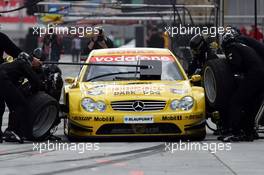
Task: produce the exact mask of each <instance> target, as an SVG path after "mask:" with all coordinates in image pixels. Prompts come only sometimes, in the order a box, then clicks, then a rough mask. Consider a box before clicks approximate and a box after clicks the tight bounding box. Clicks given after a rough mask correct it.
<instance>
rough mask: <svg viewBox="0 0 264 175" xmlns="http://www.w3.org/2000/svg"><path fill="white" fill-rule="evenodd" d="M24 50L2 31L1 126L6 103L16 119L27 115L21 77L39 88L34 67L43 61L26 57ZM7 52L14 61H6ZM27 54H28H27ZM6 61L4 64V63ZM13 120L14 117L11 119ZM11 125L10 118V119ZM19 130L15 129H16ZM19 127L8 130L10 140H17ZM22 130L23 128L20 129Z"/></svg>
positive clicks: (0, 49)
mask: <svg viewBox="0 0 264 175" xmlns="http://www.w3.org/2000/svg"><path fill="white" fill-rule="evenodd" d="M21 52H22V51H21V50H20V49H19V48H18V47H17V46H16V45H15V44H14V43H13V42H12V41H11V40H10V39H9V38H8V36H6V35H5V34H3V33H1V32H0V62H1V65H0V81H1V86H0V112H1V113H0V128H1V126H2V117H3V114H4V110H5V103H6V104H7V106H8V108H9V111H10V113H12V116H15V118H16V119H19V120H23V118H24V117H26V116H27V115H26V114H25V113H24V112H25V111H26V104H27V102H26V101H25V98H24V96H23V94H22V92H20V89H19V88H18V82H19V80H20V78H21V77H26V78H28V80H29V81H30V82H31V85H32V87H33V88H35V89H37V88H38V85H39V84H38V79H37V77H36V76H35V74H34V71H33V70H32V67H33V68H35V67H39V66H40V65H41V62H40V61H39V60H38V59H36V58H32V57H25V53H23V52H22V53H21ZM4 53H7V54H9V55H11V56H12V57H14V58H19V59H15V60H14V61H13V62H12V63H4V62H5V61H4V60H3V54H4ZM26 56H27V54H26ZM2 63H4V64H2ZM11 120H12V119H11ZM9 126H10V120H9ZM16 129H17V131H14V130H16ZM18 130H20V129H19V128H15V127H12V128H8V129H7V132H6V133H8V137H9V138H10V140H14V141H17V140H18V139H20V138H19V136H18V132H19V131H18ZM20 131H21V130H20ZM0 142H2V132H1V130H0Z"/></svg>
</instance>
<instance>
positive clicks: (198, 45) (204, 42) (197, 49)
mask: <svg viewBox="0 0 264 175" xmlns="http://www.w3.org/2000/svg"><path fill="white" fill-rule="evenodd" d="M209 40H210V38H209V37H208V38H207V39H206V38H205V37H204V36H203V35H201V34H197V35H195V36H193V37H192V38H191V40H190V48H191V51H192V54H193V59H192V61H191V62H190V64H189V68H188V75H189V76H191V75H193V74H195V73H197V71H198V72H201V71H202V69H203V66H204V64H205V62H206V61H207V60H210V59H217V55H216V54H215V53H214V52H213V50H212V48H211V47H210V42H211V41H209Z"/></svg>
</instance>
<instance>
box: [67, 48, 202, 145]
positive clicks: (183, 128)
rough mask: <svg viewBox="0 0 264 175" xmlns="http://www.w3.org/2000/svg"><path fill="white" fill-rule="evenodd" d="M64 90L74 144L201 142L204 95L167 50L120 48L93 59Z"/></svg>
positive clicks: (95, 53)
mask: <svg viewBox="0 0 264 175" xmlns="http://www.w3.org/2000/svg"><path fill="white" fill-rule="evenodd" d="M65 81H66V82H67V83H68V85H67V86H65V88H64V103H65V106H66V107H67V109H68V110H67V117H66V119H65V122H64V132H65V135H66V136H68V138H69V139H70V140H75V139H79V140H80V139H81V140H82V139H85V138H128V137H133V138H134V137H135V138H137V137H139V138H142V137H161V138H174V137H176V138H187V139H195V140H203V139H204V138H205V135H206V130H205V94H204V89H203V88H202V87H198V86H193V85H192V83H193V82H197V81H200V76H199V75H195V76H193V77H192V78H191V80H189V79H188V77H187V76H186V74H185V72H184V70H183V68H182V67H181V65H180V63H179V61H178V60H177V58H176V57H175V56H174V55H173V54H172V53H171V52H170V51H169V50H168V49H156V48H129V49H128V48H123V49H121V48H116V49H99V50H94V51H92V52H91V53H90V55H89V57H88V58H87V61H86V65H84V66H83V67H82V69H81V71H80V73H79V76H78V77H76V78H71V77H68V78H66V80H65Z"/></svg>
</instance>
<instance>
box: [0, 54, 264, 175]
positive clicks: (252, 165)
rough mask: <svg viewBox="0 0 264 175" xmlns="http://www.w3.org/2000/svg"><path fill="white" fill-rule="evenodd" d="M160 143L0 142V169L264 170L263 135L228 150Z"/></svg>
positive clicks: (117, 173) (127, 172)
mask: <svg viewBox="0 0 264 175" xmlns="http://www.w3.org/2000/svg"><path fill="white" fill-rule="evenodd" d="M63 60H64V61H69V60H70V57H69V56H66V57H64V58H63ZM61 67H62V70H63V73H64V76H65V77H66V76H73V75H74V76H75V75H76V74H77V73H78V71H79V69H80V67H78V66H61ZM7 114H8V113H7V112H6V113H5V115H4V124H3V125H4V126H3V128H2V130H3V129H5V127H6V125H7ZM62 128H63V126H62V124H61V125H60V126H59V128H58V131H57V132H56V135H57V136H60V137H61V138H62V139H63V141H62V142H63V143H68V144H71V143H69V142H68V141H67V139H66V138H65V137H64V135H63V129H62ZM45 143H47V142H45ZM199 143H200V144H203V145H205V144H216V143H218V144H219V143H221V142H218V141H217V140H216V137H215V136H213V135H212V133H211V132H208V135H207V137H206V139H205V141H203V142H199ZM34 144H35V145H36V144H37V143H34ZM80 144H82V143H80ZM166 144H167V145H165V143H163V142H117V143H105V142H104V143H99V144H98V145H97V146H98V147H99V150H97V149H93V150H90V151H89V150H86V151H85V152H84V153H79V152H82V149H79V150H68V151H67V150H62V149H60V150H59V149H57V150H45V151H43V152H42V153H40V152H39V150H37V149H36V148H34V145H33V143H31V142H27V143H25V144H18V143H3V144H0V174H1V175H7V174H8V175H11V174H21V175H24V174H25V175H29V174H32V175H46V174H47V175H48V174H71V175H75V174H89V175H90V174H91V175H92V174H95V175H174V174H184V175H188V174H196V175H197V174H203V175H204V174H217V175H218V174H219V175H220V174H221V175H223V174H244V175H249V174H252V175H253V174H254V175H257V174H259V175H263V174H264V166H263V163H264V158H263V157H262V156H263V153H264V140H263V139H261V140H257V141H254V142H253V143H245V142H244V143H232V144H231V150H230V151H227V150H224V151H217V152H216V153H212V152H211V151H212V149H211V150H210V149H209V150H189V151H188V150H186V151H183V150H182V151H180V150H177V151H174V152H172V151H171V150H169V149H167V148H168V147H167V146H168V143H166ZM178 144H179V143H178ZM79 146H80V145H79ZM73 148H74V147H73ZM80 148H81V147H80ZM94 148H95V147H94Z"/></svg>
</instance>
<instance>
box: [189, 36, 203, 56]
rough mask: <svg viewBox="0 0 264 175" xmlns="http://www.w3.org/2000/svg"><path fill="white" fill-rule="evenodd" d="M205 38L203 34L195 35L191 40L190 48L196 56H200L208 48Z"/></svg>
mask: <svg viewBox="0 0 264 175" xmlns="http://www.w3.org/2000/svg"><path fill="white" fill-rule="evenodd" d="M206 45H207V43H206V41H205V38H204V37H203V36H202V35H201V34H196V35H194V36H193V37H192V38H191V40H190V48H191V50H192V52H193V53H194V54H199V53H201V52H202V51H204V50H205V48H206Z"/></svg>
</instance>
